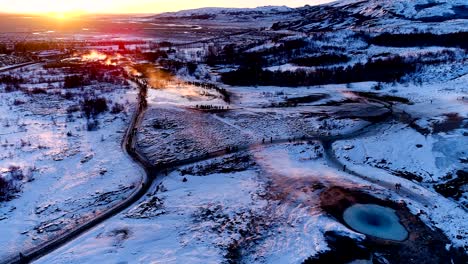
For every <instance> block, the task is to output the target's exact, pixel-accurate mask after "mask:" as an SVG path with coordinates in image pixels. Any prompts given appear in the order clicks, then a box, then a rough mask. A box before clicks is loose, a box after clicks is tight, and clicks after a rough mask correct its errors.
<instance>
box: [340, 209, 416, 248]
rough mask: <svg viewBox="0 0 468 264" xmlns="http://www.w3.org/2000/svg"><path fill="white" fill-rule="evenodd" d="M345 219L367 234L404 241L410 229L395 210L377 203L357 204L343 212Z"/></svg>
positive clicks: (353, 227) (355, 228)
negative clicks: (401, 221) (406, 227)
mask: <svg viewBox="0 0 468 264" xmlns="http://www.w3.org/2000/svg"><path fill="white" fill-rule="evenodd" d="M343 220H344V221H345V222H346V224H348V225H349V226H350V227H351V228H352V229H354V230H355V231H357V232H359V233H363V234H366V235H370V236H374V237H378V238H382V239H389V240H395V241H403V240H406V238H407V237H408V231H406V229H405V227H404V226H403V225H402V224H401V223H400V219H399V218H398V216H397V215H396V213H395V210H393V209H391V208H388V207H383V206H380V205H376V204H356V205H353V206H351V207H349V208H348V209H346V210H345V211H344V213H343Z"/></svg>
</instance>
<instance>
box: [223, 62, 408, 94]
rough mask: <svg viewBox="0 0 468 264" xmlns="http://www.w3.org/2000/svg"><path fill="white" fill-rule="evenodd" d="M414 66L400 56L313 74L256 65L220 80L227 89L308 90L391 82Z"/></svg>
mask: <svg viewBox="0 0 468 264" xmlns="http://www.w3.org/2000/svg"><path fill="white" fill-rule="evenodd" d="M416 68H417V65H416V63H415V62H413V61H410V60H405V59H404V58H402V57H400V56H394V57H391V58H386V59H376V60H369V61H368V62H366V63H364V64H363V63H358V64H355V65H351V66H347V67H335V68H321V69H316V70H315V71H313V72H309V71H305V70H295V71H269V70H264V69H263V68H262V67H259V66H258V65H252V66H250V67H241V68H239V69H238V70H236V71H231V72H226V73H223V74H222V75H221V80H222V82H224V83H225V84H229V85H242V86H252V85H266V86H268V85H275V86H291V87H297V86H311V85H322V84H330V83H352V82H363V81H381V82H393V81H396V80H399V79H400V78H401V77H403V76H404V75H406V74H408V73H412V72H414V71H415V70H416Z"/></svg>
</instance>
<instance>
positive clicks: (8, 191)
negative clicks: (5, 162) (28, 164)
mask: <svg viewBox="0 0 468 264" xmlns="http://www.w3.org/2000/svg"><path fill="white" fill-rule="evenodd" d="M24 178H25V176H24V173H23V170H22V169H21V168H20V167H17V166H10V167H9V168H8V173H6V175H5V176H0V202H3V201H9V200H11V199H12V198H13V197H14V195H15V193H17V192H19V191H20V187H19V186H18V184H17V183H18V182H21V181H22V180H23V179H24Z"/></svg>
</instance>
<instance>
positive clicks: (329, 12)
mask: <svg viewBox="0 0 468 264" xmlns="http://www.w3.org/2000/svg"><path fill="white" fill-rule="evenodd" d="M296 12H298V13H299V14H300V16H301V17H300V18H299V19H296V20H292V21H291V20H290V21H286V22H279V23H276V24H275V25H274V26H273V29H289V30H298V31H305V32H311V31H328V30H336V29H343V28H362V27H364V28H372V27H379V28H382V27H390V28H391V27H395V26H396V25H397V26H400V27H403V26H405V25H406V24H408V23H411V24H412V26H413V28H416V29H417V28H419V27H420V26H421V24H422V25H425V23H429V24H430V23H433V24H430V25H431V27H434V28H438V27H442V26H443V27H445V28H446V27H452V28H453V29H456V28H459V27H458V26H457V27H456V26H455V24H452V23H460V20H461V21H464V24H466V19H468V4H467V2H466V1H463V0H454V1H448V0H416V1H409V0H391V1H383V0H370V1H361V0H345V1H336V2H333V3H330V4H325V5H320V6H305V7H303V8H299V9H297V10H296ZM440 22H443V23H446V24H444V25H441V24H439V23H440ZM448 22H450V23H448ZM447 23H448V24H447ZM463 28H466V27H465V26H463V27H461V28H459V29H463Z"/></svg>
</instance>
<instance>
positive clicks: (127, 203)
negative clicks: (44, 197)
mask: <svg viewBox="0 0 468 264" xmlns="http://www.w3.org/2000/svg"><path fill="white" fill-rule="evenodd" d="M24 66H27V65H24ZM24 66H23V67H24ZM20 67H21V66H20ZM134 81H136V83H137V85H138V87H139V89H140V92H139V95H138V97H139V100H138V101H139V102H138V107H137V110H136V111H135V113H134V114H133V116H132V118H131V121H130V124H129V127H128V129H127V130H126V132H125V135H124V138H123V141H122V149H123V151H124V152H125V153H126V154H127V155H128V156H129V157H130V158H131V159H132V160H133V161H134V162H135V163H137V164H138V165H139V166H141V167H142V168H143V169H144V170H145V173H144V177H143V179H142V180H141V184H140V185H139V186H138V187H137V188H136V190H135V191H134V192H133V193H132V194H131V195H130V196H129V197H128V198H126V199H125V200H123V201H121V202H119V203H118V204H116V205H114V206H113V207H112V208H110V209H108V210H106V211H105V212H103V213H102V214H100V215H98V216H96V217H95V218H93V219H91V220H89V221H87V222H86V223H83V224H81V225H79V226H77V227H75V228H73V229H71V230H68V231H66V233H64V234H62V235H60V236H58V237H57V238H55V239H52V240H50V241H48V242H46V243H44V244H41V245H39V246H37V247H34V248H32V249H29V250H26V251H24V252H21V253H18V255H17V256H14V257H12V258H10V259H7V260H4V261H2V262H1V263H29V262H31V261H33V260H35V259H38V258H40V257H42V256H44V255H47V254H48V253H50V252H52V251H54V250H56V249H57V248H59V247H61V246H63V245H64V244H66V243H68V242H70V241H72V240H73V239H75V238H76V237H78V236H79V235H81V234H83V233H84V232H86V231H88V230H90V229H91V228H93V227H95V226H97V225H99V224H101V223H103V222H104V221H106V220H108V219H109V218H111V217H113V216H115V215H117V214H118V213H120V212H122V211H124V210H126V209H127V208H129V207H131V206H132V205H134V204H135V203H136V202H138V201H139V200H140V199H141V198H142V197H143V196H144V195H145V194H146V193H147V192H148V190H149V189H150V187H151V186H152V184H153V182H154V180H155V179H156V178H157V176H159V175H160V174H161V173H160V172H162V171H165V170H174V169H176V168H177V167H180V166H184V165H189V164H192V163H196V162H200V161H203V160H208V159H212V158H215V157H221V156H224V155H226V154H232V153H236V152H241V151H245V150H248V149H252V148H259V147H263V146H267V145H274V144H283V143H287V142H289V141H290V139H289V138H286V139H275V140H273V141H271V142H270V141H268V142H266V143H257V144H250V145H245V146H240V147H239V148H237V149H236V150H235V151H229V152H228V151H226V150H220V151H216V152H212V153H208V154H206V155H202V156H200V157H195V158H190V159H186V160H179V161H176V162H172V163H168V164H164V165H160V166H159V167H155V166H154V165H153V164H152V163H151V162H150V161H149V160H148V159H146V158H145V157H144V156H143V155H141V154H140V153H139V152H138V149H137V148H136V139H135V137H136V131H137V128H138V127H139V125H140V124H141V122H142V120H143V117H144V113H145V111H146V108H147V103H146V93H147V88H146V85H145V84H144V82H138V80H134ZM374 101H375V100H374ZM379 103H381V104H382V105H383V106H384V107H386V108H389V111H388V113H387V114H386V118H384V120H383V121H382V122H387V121H390V120H392V119H395V118H398V113H395V112H394V111H393V109H392V107H391V105H390V106H389V104H388V103H385V102H379ZM382 122H378V123H374V124H371V125H369V126H366V127H364V128H362V129H359V130H357V131H354V132H352V133H349V134H344V135H331V136H327V135H316V136H307V137H303V138H301V139H300V140H298V141H296V142H299V141H320V142H321V143H322V144H323V146H324V148H325V154H326V157H327V158H328V161H329V162H330V164H331V165H333V166H335V167H336V168H337V169H341V168H343V167H344V164H343V163H341V162H340V161H339V160H338V159H337V158H336V156H335V153H334V151H333V148H332V144H333V143H334V142H336V141H338V140H347V139H353V138H356V137H359V136H361V135H364V134H366V133H368V132H371V131H372V129H373V127H374V126H375V125H378V124H381V123H382ZM346 172H347V173H349V174H352V175H354V176H356V177H359V178H361V179H363V180H365V181H368V182H371V183H373V184H376V185H378V186H381V187H383V188H386V189H393V188H394V185H393V184H392V183H388V182H381V181H379V180H376V179H372V178H370V177H367V176H365V175H361V174H359V173H357V172H353V171H350V170H347V171H346ZM400 195H405V196H407V197H411V198H412V199H415V200H417V201H420V202H422V203H423V204H427V201H426V199H425V198H424V197H423V196H421V195H419V194H418V193H415V192H414V191H413V190H411V189H407V188H405V187H403V188H402V189H401V190H400Z"/></svg>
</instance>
